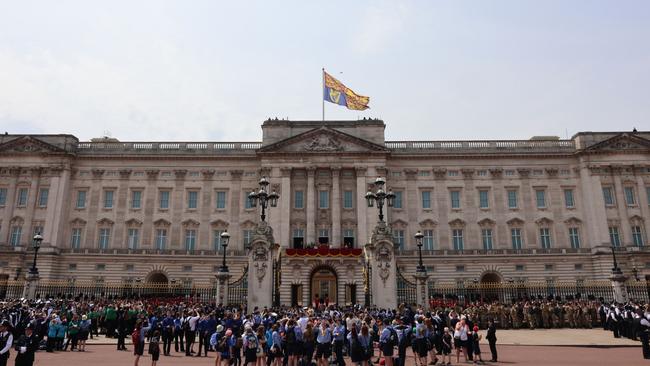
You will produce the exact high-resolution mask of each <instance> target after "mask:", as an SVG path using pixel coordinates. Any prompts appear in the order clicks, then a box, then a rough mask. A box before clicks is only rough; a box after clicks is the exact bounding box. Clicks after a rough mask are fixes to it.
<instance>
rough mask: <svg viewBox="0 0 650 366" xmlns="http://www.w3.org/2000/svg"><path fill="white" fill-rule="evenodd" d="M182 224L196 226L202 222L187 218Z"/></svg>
mask: <svg viewBox="0 0 650 366" xmlns="http://www.w3.org/2000/svg"><path fill="white" fill-rule="evenodd" d="M181 225H183V226H187V227H196V226H199V225H200V223H199V222H198V221H196V220H193V219H187V220H185V221H183V222H181Z"/></svg>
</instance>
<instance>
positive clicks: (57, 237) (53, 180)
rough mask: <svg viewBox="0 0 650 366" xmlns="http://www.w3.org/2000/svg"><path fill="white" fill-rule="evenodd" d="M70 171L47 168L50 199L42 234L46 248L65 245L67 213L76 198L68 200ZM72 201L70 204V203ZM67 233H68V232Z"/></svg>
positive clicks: (59, 168)
mask: <svg viewBox="0 0 650 366" xmlns="http://www.w3.org/2000/svg"><path fill="white" fill-rule="evenodd" d="M71 174H72V173H71V172H70V169H64V168H63V167H51V168H49V175H50V197H49V202H48V204H47V211H46V216H45V228H44V230H45V233H44V234H43V239H44V241H43V244H45V246H47V245H48V244H49V245H51V246H59V245H61V246H63V247H65V245H66V244H67V243H66V241H65V236H64V233H66V229H67V228H68V227H69V225H67V222H69V221H68V220H69V216H68V213H67V212H68V211H69V207H70V206H71V205H74V204H75V202H76V199H77V197H74V198H72V200H68V199H67V197H70V196H71V190H70V187H69V186H70V176H71ZM70 201H72V203H71V202H70ZM68 233H69V232H68Z"/></svg>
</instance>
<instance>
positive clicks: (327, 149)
mask: <svg viewBox="0 0 650 366" xmlns="http://www.w3.org/2000/svg"><path fill="white" fill-rule="evenodd" d="M259 152H260V153H301V154H305V153H306V154H332V153H357V154H359V153H384V152H388V149H386V148H385V147H384V146H381V145H378V144H376V143H374V142H370V141H367V140H364V139H361V138H358V137H356V136H352V135H350V134H347V133H344V132H341V131H338V130H335V129H332V128H329V127H326V126H323V127H319V128H315V129H313V130H309V131H307V132H303V133H301V134H298V135H296V136H292V137H289V138H287V139H284V140H281V141H278V142H275V143H273V144H270V145H267V146H263V147H262V148H260V149H259Z"/></svg>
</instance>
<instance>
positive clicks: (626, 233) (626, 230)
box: [612, 168, 639, 247]
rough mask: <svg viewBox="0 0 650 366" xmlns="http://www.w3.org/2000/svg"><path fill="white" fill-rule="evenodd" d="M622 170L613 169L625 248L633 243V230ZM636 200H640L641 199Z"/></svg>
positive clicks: (622, 241)
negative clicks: (628, 212)
mask: <svg viewBox="0 0 650 366" xmlns="http://www.w3.org/2000/svg"><path fill="white" fill-rule="evenodd" d="M621 170H622V169H620V168H612V175H613V178H614V191H615V192H616V208H617V209H618V218H619V219H620V220H621V221H620V225H619V230H620V231H621V232H620V235H621V236H622V238H621V246H622V247H624V246H626V244H628V243H632V228H631V227H630V221H629V217H628V214H627V202H626V201H625V193H624V192H623V183H622V182H621V174H620V172H621ZM637 196H638V195H637ZM636 198H637V200H638V198H639V197H636ZM637 203H638V202H637Z"/></svg>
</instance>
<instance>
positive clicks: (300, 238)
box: [293, 229, 305, 249]
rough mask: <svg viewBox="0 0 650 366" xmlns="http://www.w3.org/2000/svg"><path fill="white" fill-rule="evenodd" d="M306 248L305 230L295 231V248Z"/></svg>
mask: <svg viewBox="0 0 650 366" xmlns="http://www.w3.org/2000/svg"><path fill="white" fill-rule="evenodd" d="M304 246H305V230H303V229H293V247H294V248H295V249H302V248H303V247H304Z"/></svg>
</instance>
